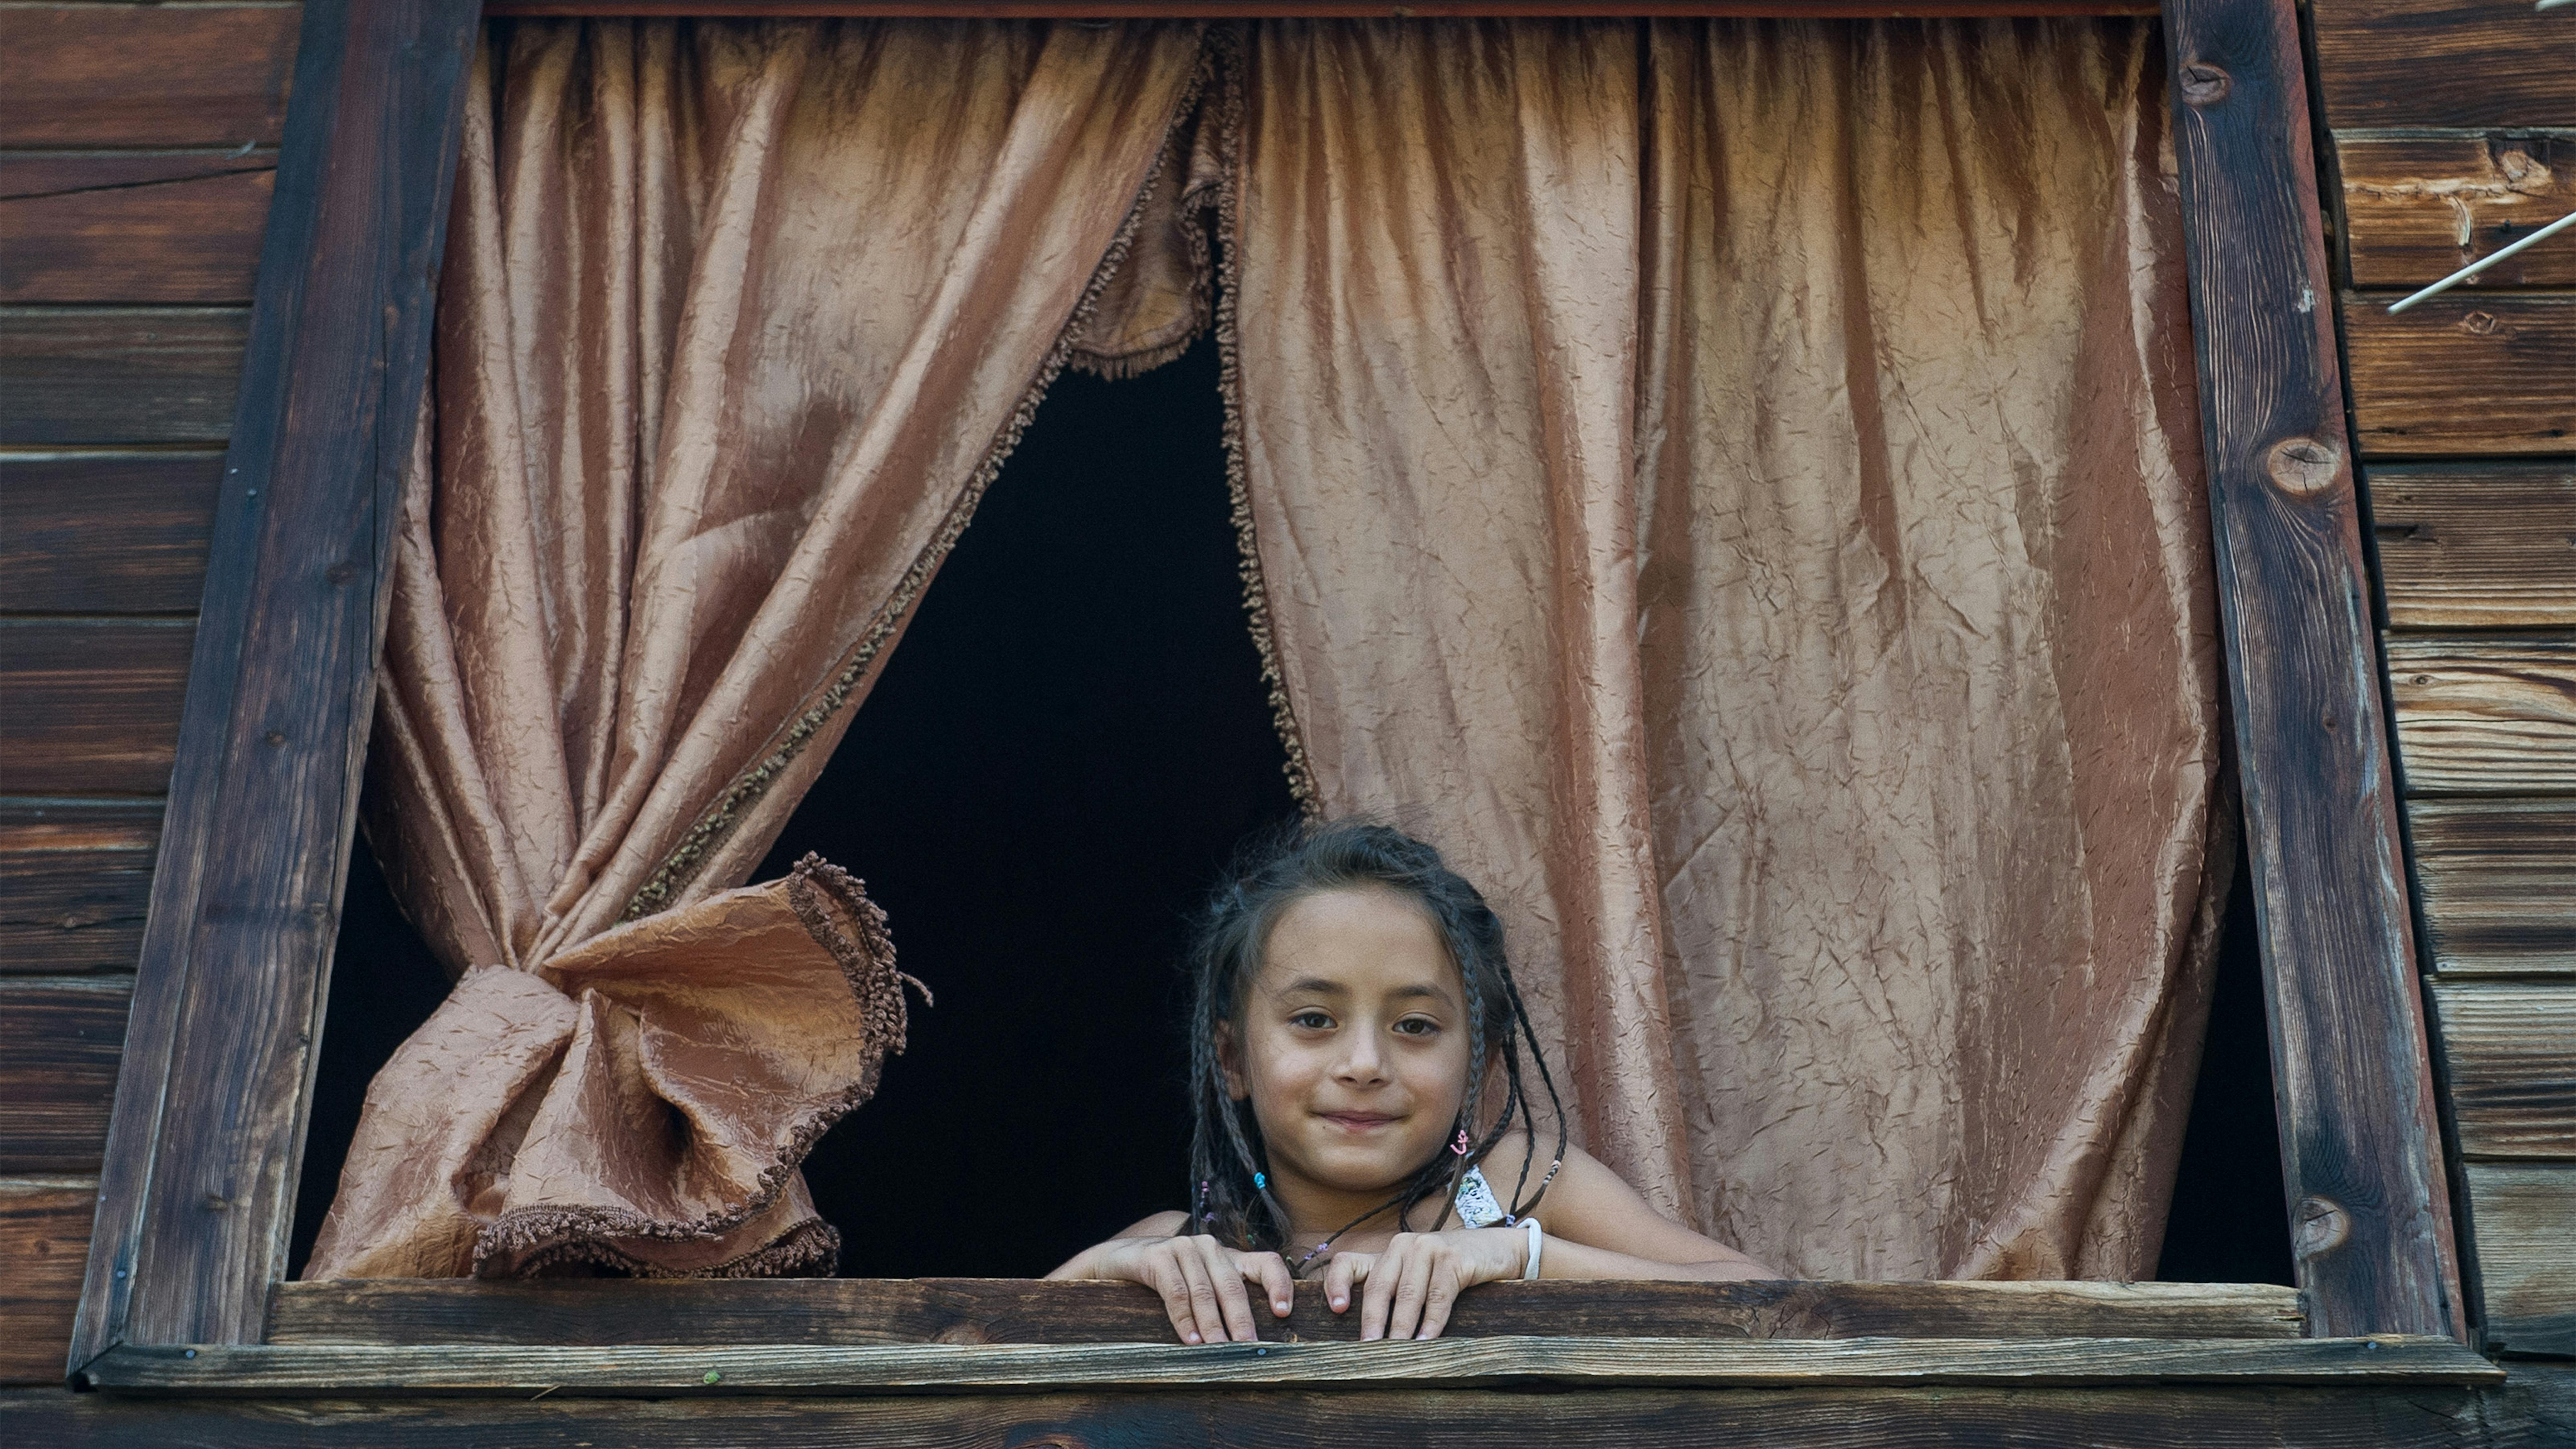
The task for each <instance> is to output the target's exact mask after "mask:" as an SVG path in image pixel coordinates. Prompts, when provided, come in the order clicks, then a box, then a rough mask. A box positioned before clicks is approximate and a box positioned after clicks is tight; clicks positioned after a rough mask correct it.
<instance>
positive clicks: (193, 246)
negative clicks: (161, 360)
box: [0, 12, 277, 303]
mask: <svg viewBox="0 0 2576 1449" xmlns="http://www.w3.org/2000/svg"><path fill="white" fill-rule="evenodd" d="M5 13H6V12H0V14H5ZM174 171H186V172H193V173H194V174H183V175H177V176H173V175H170V174H168V173H170V172H174ZM276 180H277V172H276V169H275V163H274V161H273V160H272V161H262V160H258V159H254V158H252V157H247V156H235V155H233V154H231V153H229V152H213V153H207V152H184V153H180V154H179V155H177V156H169V155H155V154H151V153H145V154H142V155H135V154H130V153H119V152H104V153H94V154H91V155H88V156H83V157H62V156H41V157H26V158H21V157H9V156H0V302H236V303H247V302H249V301H250V291H251V279H252V277H253V276H254V275H255V274H256V273H257V272H258V270H259V239H260V234H261V233H262V232H263V231H264V230H265V229H266V228H267V225H268V199H269V194H270V192H272V191H273V190H274V189H275V183H276Z"/></svg>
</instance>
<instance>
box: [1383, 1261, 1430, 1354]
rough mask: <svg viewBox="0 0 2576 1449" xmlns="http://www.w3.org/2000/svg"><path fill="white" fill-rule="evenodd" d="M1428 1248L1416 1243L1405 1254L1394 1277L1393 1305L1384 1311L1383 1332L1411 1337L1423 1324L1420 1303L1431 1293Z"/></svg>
mask: <svg viewBox="0 0 2576 1449" xmlns="http://www.w3.org/2000/svg"><path fill="white" fill-rule="evenodd" d="M1431 1256H1432V1255H1431V1252H1430V1250H1429V1249H1427V1248H1419V1247H1417V1248H1416V1249H1415V1250H1414V1251H1413V1252H1410V1253H1407V1254H1405V1255H1404V1258H1405V1263H1404V1274H1403V1276H1402V1277H1400V1278H1398V1279H1397V1280H1396V1284H1395V1299H1394V1304H1393V1309H1392V1311H1391V1312H1389V1314H1388V1315H1387V1321H1386V1336H1387V1337H1389V1338H1411V1337H1413V1335H1414V1333H1415V1331H1416V1330H1418V1329H1419V1328H1421V1326H1422V1304H1423V1301H1424V1300H1425V1299H1426V1298H1428V1297H1430V1294H1431Z"/></svg>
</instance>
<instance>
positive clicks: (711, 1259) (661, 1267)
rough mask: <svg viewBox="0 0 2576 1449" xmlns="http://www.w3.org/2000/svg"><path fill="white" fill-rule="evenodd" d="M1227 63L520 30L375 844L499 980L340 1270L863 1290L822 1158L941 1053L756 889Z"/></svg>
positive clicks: (411, 509) (842, 945) (462, 278)
mask: <svg viewBox="0 0 2576 1449" xmlns="http://www.w3.org/2000/svg"><path fill="white" fill-rule="evenodd" d="M1200 64H1201V57H1200V43H1199V36H1198V31H1197V28H1196V27H1194V26H1153V25H1126V24H1121V25H1109V26H1073V25H999V24H980V23H935V22H880V23H857V22H850V23H841V22H784V23H781V22H752V23H695V24H693V23H687V22H673V21H656V22H630V21H588V22H583V21H545V22H522V23H517V24H506V23H505V24H500V25H496V26H495V27H494V28H493V30H492V31H491V33H490V36H489V43H488V44H487V46H486V52H485V55H484V58H483V61H482V63H481V64H480V65H478V67H477V69H476V73H475V76H474V79H473V95H472V101H471V104H470V105H469V107H468V120H467V125H466V134H465V141H464V150H463V154H462V158H461V160H460V163H459V179H458V185H457V192H456V201H455V206H454V211H453V220H452V224H451V229H450V236H449V242H448V251H447V262H446V271H445V279H444V282H443V284H442V289H441V292H440V297H439V319H438V328H437V334H436V362H435V373H434V378H433V386H432V389H431V397H430V401H429V403H428V406H427V412H426V417H425V421H424V425H423V427H422V430H421V440H420V444H419V456H418V458H417V459H416V462H415V465H414V467H413V471H412V476H411V482H410V487H409V491H408V495H407V499H406V503H405V510H404V515H403V518H402V520H401V523H400V534H399V540H398V548H399V557H398V567H397V570H396V584H395V595H394V604H393V617H392V621H391V626H390V632H389V635H388V640H387V644H386V651H385V660H384V668H383V672H382V676H381V685H380V691H381V692H380V696H379V705H378V716H377V729H376V733H375V742H374V747H373V753H372V756H371V762H370V769H371V772H372V777H371V782H370V805H369V819H368V825H369V835H370V839H371V841H372V843H373V845H374V847H375V848H376V850H377V851H378V853H379V854H380V855H381V856H382V857H383V859H384V861H385V863H386V867H387V871H388V875H389V877H390V879H391V881H392V883H393V886H394V889H395V892H396V894H397V896H398V897H399V898H400V900H401V901H402V903H403V905H404V907H405V909H406V910H407V911H408V912H409V913H410V914H411V917H412V919H413V920H414V921H415V922H416V923H417V924H418V925H419V926H420V928H421V930H422V932H423V934H424V936H425V937H426V938H427V939H428V941H429V942H430V944H431V945H432V946H433V947H434V948H435V949H436V950H437V952H438V953H439V955H440V956H441V957H442V958H443V959H444V960H445V961H446V963H447V964H448V966H449V967H450V969H451V970H452V971H454V972H456V973H458V974H459V976H460V978H461V980H460V984H459V986H458V987H457V989H456V991H455V993H454V995H453V996H452V997H451V998H450V1000H449V1001H448V1003H447V1004H446V1006H445V1007H443V1008H442V1009H441V1010H440V1011H439V1013H438V1014H437V1015H436V1016H435V1017H434V1018H433V1019H432V1020H431V1021H430V1022H429V1023H428V1024H427V1025H426V1026H424V1027H423V1028H422V1030H421V1032H420V1033H419V1034H417V1035H416V1036H415V1037H414V1038H413V1039H412V1040H411V1041H410V1042H409V1043H407V1044H406V1045H405V1046H404V1047H403V1048H402V1050H401V1052H400V1053H399V1054H398V1055H397V1057H396V1058H395V1060H394V1061H393V1062H392V1064H391V1065H389V1066H388V1067H387V1068H386V1069H385V1071H384V1073H383V1074H382V1075H381V1076H380V1077H379V1078H378V1079H377V1081H376V1082H375V1083H374V1084H373V1086H372V1087H371V1089H370V1091H369V1094H368V1100H367V1106H366V1112H365V1117H364V1120H363V1121H362V1123H361V1125H360V1128H359V1132H358V1140H357V1142H356V1145H355V1146H354V1147H353V1149H352V1151H351V1153H350V1155H349V1159H348V1164H347V1167H346V1170H345V1171H344V1173H343V1175H342V1179H341V1183H340V1190H339V1196H338V1198H337V1199H336V1201H335V1204H334V1207H333V1210H332V1215H331V1218H330V1220H329V1222H328V1224H327V1225H326V1226H325V1228H324V1231H323V1236H322V1239H321V1241H320V1243H319V1244H318V1245H317V1248H316V1251H315V1254H314V1258H313V1262H312V1263H311V1265H310V1266H309V1268H308V1269H307V1272H308V1274H309V1275H310V1276H315V1277H333V1276H370V1277H379V1276H440V1275H453V1274H462V1273H467V1272H482V1273H486V1274H503V1273H524V1272H540V1271H551V1270H555V1269H558V1268H562V1267H565V1266H568V1265H587V1266H591V1267H605V1268H609V1269H613V1270H619V1271H628V1272H643V1273H677V1272H699V1273H704V1272H715V1273H751V1272H807V1271H824V1272H828V1271H830V1268H831V1264H832V1260H833V1257H834V1252H835V1241H836V1240H835V1239H834V1238H833V1236H832V1234H831V1232H830V1230H829V1229H828V1227H825V1226H824V1225H822V1224H821V1223H819V1222H818V1221H817V1220H816V1219H815V1217H814V1213H813V1210H812V1208H811V1205H810V1203H809V1202H808V1201H807V1199H806V1198H805V1195H804V1189H803V1185H802V1181H801V1178H800V1177H799V1176H798V1174H797V1171H796V1164H797V1163H798V1162H799V1161H801V1160H802V1157H803V1154H804V1152H805V1150H806V1148H807V1147H808V1146H810V1145H811V1142H812V1140H813V1138H814V1136H815V1135H816V1134H818V1133H819V1132H820V1131H821V1130H822V1128H823V1127H824V1126H827V1125H828V1124H829V1122H830V1121H831V1119H832V1118H833V1117H835V1116H837V1115H838V1114H839V1113H840V1112H843V1111H846V1110H847V1109H848V1108H849V1107H850V1106H851V1105H854V1104H855V1103H856V1102H857V1101H858V1100H860V1099H863V1098H864V1097H865V1095H866V1094H867V1091H868V1090H869V1089H870V1088H871V1087H872V1085H873V1082H874V1078H875V1073H876V1070H877V1066H878V1063H879V1061H880V1060H881V1058H882V1056H883V1054H884V1053H885V1052H886V1051H888V1050H894V1049H899V1048H900V1045H901V1040H902V1032H903V1001H902V997H901V994H900V991H899V990H897V989H896V987H897V979H896V977H895V974H894V970H893V965H892V953H891V948H890V947H888V946H887V945H886V942H885V938H884V933H883V931H882V929H881V928H880V923H879V922H878V920H877V918H876V916H875V913H874V908H873V907H871V906H869V905H868V904H867V902H866V900H865V898H864V896H863V895H862V894H860V892H859V891H858V889H857V887H856V885H855V883H853V882H850V881H849V880H848V879H847V878H846V877H843V876H841V875H839V873H838V872H836V871H833V870H832V869H831V868H830V867H828V866H824V865H821V864H819V863H813V862H809V863H808V864H807V865H806V866H804V867H800V869H799V870H798V871H797V872H796V874H795V876H794V877H793V878H791V879H790V880H788V881H783V882H773V883H771V884H769V885H767V886H762V887H755V888H750V889H746V890H728V889H727V888H728V887H733V886H735V885H737V884H738V883H739V882H740V881H741V880H742V878H743V877H744V876H745V875H747V874H748V873H749V872H750V871H751V870H752V869H753V867H754V866H755V865H756V864H757V862H758V861H759V860H760V859H761V857H762V855H763V854H764V853H765V852H766V851H767V850H768V848H769V846H770V843H771V841H772V840H773V838H774V837H775V835H776V833H777V831H778V830H779V828H780V827H781V826H782V825H783V823H784V822H785V820H786V817H787V815H788V813H789V811H790V810H791V809H792V808H793V807H794V805H795V803H796V801H797V799H798V797H799V796H800V795H801V794H802V793H803V792H804V790H805V788H806V786H807V785H808V784H809V783H810V782H811V781H812V779H813V777H814V775H815V773H816V772H817V771H818V770H820V769H821V767H822V765H823V763H824V762H825V761H826V760H827V759H828V758H829V757H830V754H831V750H832V746H833V744H834V743H835V741H837V740H838V738H839V737H840V735H841V733H842V731H843V729H844V728H845V727H846V726H847V723H848V720H849V715H850V709H851V707H852V705H853V704H854V703H855V702H856V701H857V700H858V699H859V698H861V697H863V696H864V695H865V694H866V692H867V690H868V688H869V686H870V684H871V683H872V682H873V680H874V678H875V675H876V671H877V669H878V668H879V667H880V666H881V665H882V664H883V662H884V660H885V658H886V653H887V650H888V649H889V648H890V646H891V645H892V644H893V642H894V641H895V639H896V637H897V636H898V635H899V634H900V632H901V630H902V627H903V625H904V623H905V621H906V620H907V619H908V617H909V616H910V612H911V610H912V608H913V607H914V605H915V604H916V602H917V601H918V599H919V597H920V594H921V590H922V588H923V587H924V585H925V584H926V583H927V581H928V580H929V578H930V575H931V574H932V572H933V571H935V569H936V568H937V566H938V563H939V561H940V559H941V558H942V557H943V556H944V554H945V552H946V550H947V548H948V546H949V545H950V544H951V543H952V542H953V541H954V540H955V538H956V536H957V533H958V531H959V530H960V529H962V528H963V527H964V526H965V523H966V520H967V518H968V516H969V514H970V512H971V510H972V508H973V506H974V503H975V500H976V498H977V496H978V495H979V494H980V492H981V490H982V489H983V487H984V486H985V484H986V483H987V482H988V481H989V479H990V477H991V476H992V473H993V472H994V470H995V469H996V468H997V467H998V466H999V463H1000V460H1001V458H1002V456H1003V455H1004V454H1005V453H1007V452H1008V450H1009V448H1010V445H1011V443H1012V442H1013V441H1014V440H1015V439H1016V437H1017V434H1018V431H1019V429H1020V427H1021V426H1022V424H1023V423H1024V422H1025V421H1026V419H1027V416H1028V414H1029V412H1030V411H1031V409H1033V408H1034V406H1035V403H1036V400H1037V397H1038V395H1039V393H1040V392H1041V391H1042V390H1043V388H1044V386H1045V384H1046V382H1047V380H1048V379H1049V378H1050V377H1052V375H1053V374H1054V372H1055V370H1056V369H1057V368H1058V367H1059V366H1061V365H1062V364H1063V363H1064V362H1065V361H1066V360H1067V359H1068V357H1069V356H1070V355H1072V354H1073V353H1074V352H1075V351H1076V349H1077V346H1078V345H1084V338H1083V336H1082V334H1083V331H1084V328H1085V327H1086V326H1087V325H1088V323H1089V320H1090V317H1091V314H1092V312H1093V311H1094V309H1095V307H1096V305H1097V302H1098V299H1099V296H1100V294H1101V292H1102V290H1103V288H1104V287H1105V286H1106V284H1107V282H1108V280H1109V278H1110V276H1111V275H1112V274H1113V273H1114V272H1116V271H1117V270H1118V267H1117V263H1118V261H1119V259H1120V257H1121V256H1122V255H1123V254H1124V252H1125V250H1126V248H1127V246H1128V244H1129V241H1130V237H1131V234H1132V232H1133V230H1134V228H1135V225H1136V223H1137V221H1138V220H1139V218H1141V217H1142V216H1143V215H1144V214H1146V212H1147V211H1148V210H1151V209H1153V208H1152V207H1150V206H1148V205H1144V204H1140V197H1141V198H1144V200H1145V201H1146V202H1153V201H1154V197H1155V195H1156V193H1155V192H1154V191H1153V190H1152V187H1150V186H1149V183H1153V184H1154V185H1159V186H1161V187H1162V188H1163V191H1162V193H1161V195H1162V197H1163V199H1162V200H1161V201H1160V202H1159V203H1156V205H1159V206H1160V207H1161V208H1162V209H1163V210H1166V211H1168V210H1169V208H1170V207H1171V205H1173V204H1174V202H1175V201H1176V199H1177V195H1178V191H1177V188H1178V187H1179V185H1180V183H1181V181H1182V179H1183V178H1182V177H1180V176H1179V175H1172V176H1168V177H1166V176H1165V175H1164V173H1166V172H1178V171H1180V170H1182V169H1184V167H1185V164H1186V161H1185V158H1186V155H1187V137H1186V136H1185V135H1180V134H1178V133H1176V129H1175V128H1176V123H1177V122H1178V121H1180V119H1181V118H1182V117H1184V116H1185V115H1186V114H1187V113H1188V112H1189V109H1190V102H1191V97H1192V96H1193V94H1194V93H1195V91H1196V89H1197V87H1198V85H1199V77H1200ZM1167 149H1170V150H1172V151H1173V152H1174V154H1175V157H1177V158H1182V159H1174V158H1167V157H1166V155H1165V153H1166V150H1167ZM1184 250H1186V247H1185V248H1184ZM1188 294H1189V287H1188V286H1187V285H1186V276H1184V278H1183V285H1182V287H1181V298H1180V300H1181V301H1182V302H1183V303H1184V304H1185V306H1186V304H1188V303H1189V300H1190V299H1189V295H1188ZM1112 330H1113V331H1116V330H1117V329H1112ZM1169 341H1170V339H1169V338H1163V339H1161V340H1160V341H1157V339H1156V338H1155V337H1152V336H1144V335H1141V334H1131V333H1130V332H1127V331H1118V334H1117V336H1115V337H1113V338H1112V339H1111V340H1110V341H1109V342H1107V343H1105V344H1100V345H1096V346H1089V347H1088V350H1089V351H1090V353H1091V354H1092V355H1091V356H1090V358H1089V360H1090V362H1091V363H1092V365H1095V366H1099V367H1102V368H1103V369H1104V370H1113V371H1114V370H1116V369H1117V368H1119V367H1120V366H1122V365H1127V364H1126V362H1125V359H1126V358H1127V355H1128V353H1129V351H1130V350H1137V351H1145V352H1151V351H1153V350H1154V349H1155V348H1157V347H1163V348H1166V349H1167V348H1168V345H1169ZM657 912H658V913H660V914H654V913H657ZM621 922H632V924H627V925H624V926H621V925H620V923H621ZM337 969H339V970H344V971H346V970H358V971H363V970H366V969H368V967H367V963H365V962H363V961H343V962H341V963H339V965H338V967H337Z"/></svg>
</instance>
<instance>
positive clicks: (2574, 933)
mask: <svg viewBox="0 0 2576 1449" xmlns="http://www.w3.org/2000/svg"><path fill="white" fill-rule="evenodd" d="M2406 813H2407V818H2408V823H2409V825H2410V827H2411V829H2412V832H2413V835H2414V843H2415V880H2416V883H2417V884H2418V885H2419V886H2421V887H2422V889H2423V892H2424V922H2425V927H2426V932H2427V934H2428V936H2429V937H2430V944H2431V946H2432V951H2433V965H2434V969H2435V970H2437V971H2439V972H2441V973H2442V974H2444V975H2453V976H2466V975H2485V974H2511V975H2520V974H2524V973H2530V972H2547V973H2576V801H2569V800H2456V801H2441V800H2417V801H2413V802H2410V803H2409V804H2408V806H2407V807H2406Z"/></svg>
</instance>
